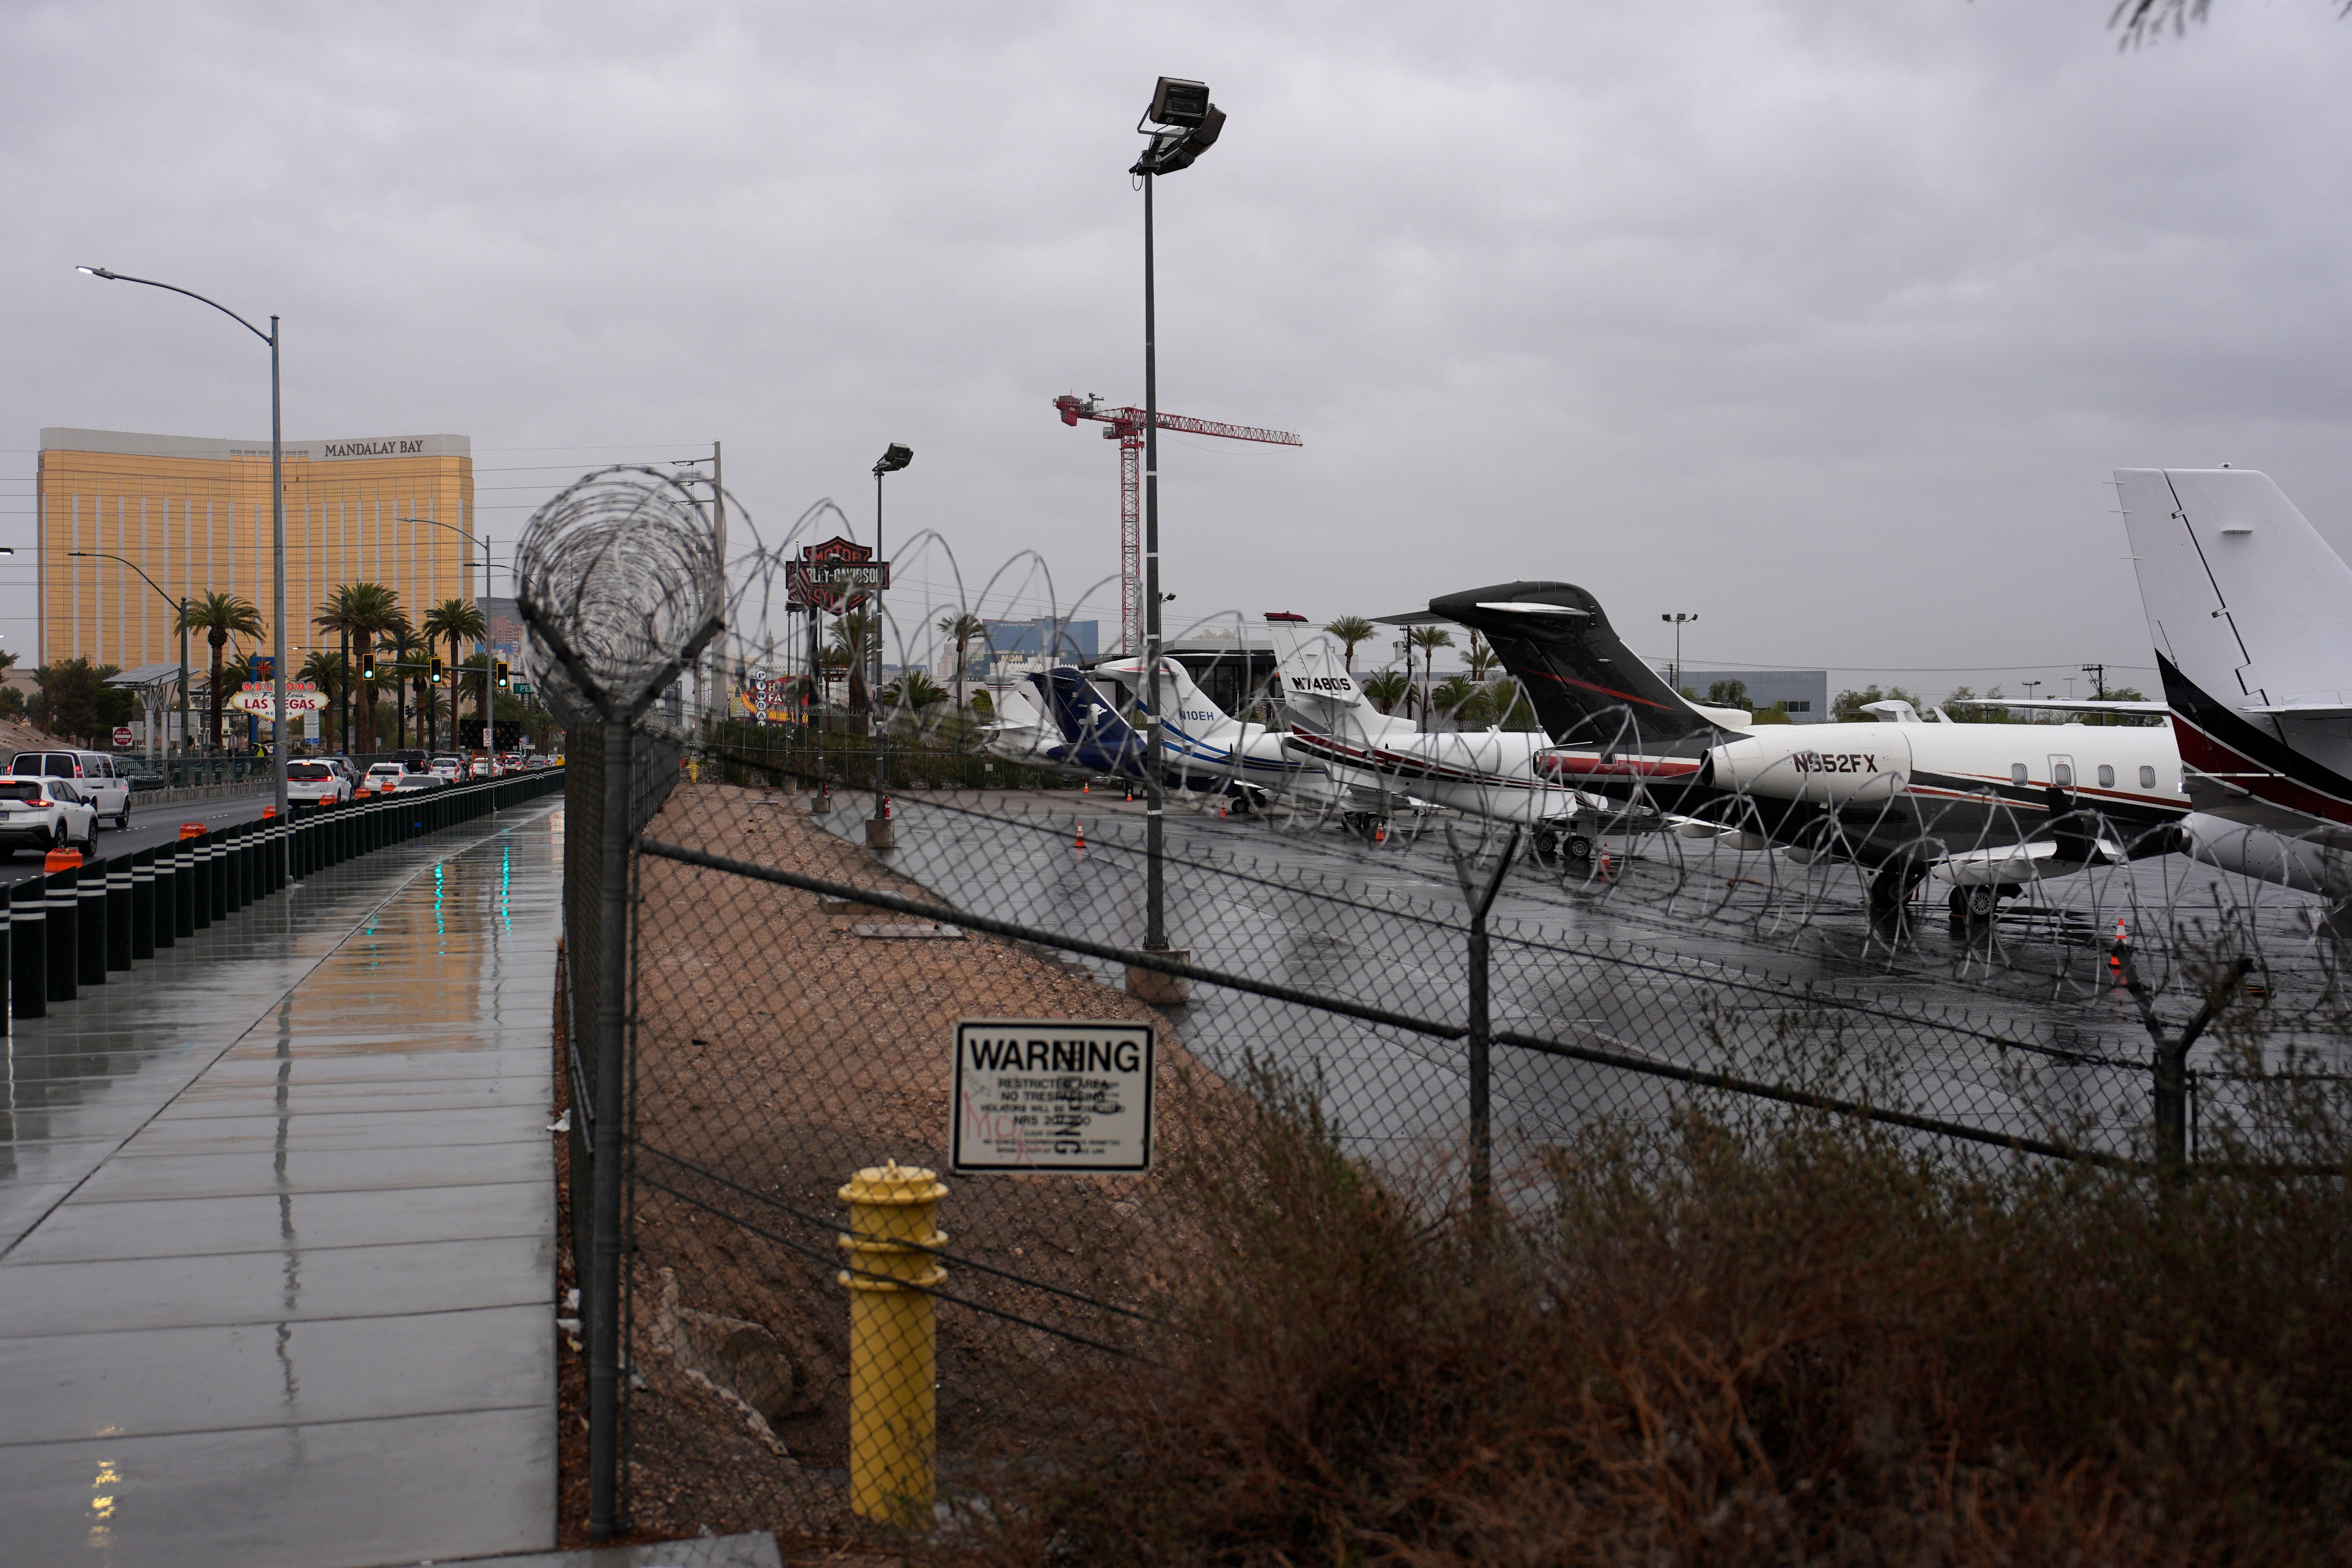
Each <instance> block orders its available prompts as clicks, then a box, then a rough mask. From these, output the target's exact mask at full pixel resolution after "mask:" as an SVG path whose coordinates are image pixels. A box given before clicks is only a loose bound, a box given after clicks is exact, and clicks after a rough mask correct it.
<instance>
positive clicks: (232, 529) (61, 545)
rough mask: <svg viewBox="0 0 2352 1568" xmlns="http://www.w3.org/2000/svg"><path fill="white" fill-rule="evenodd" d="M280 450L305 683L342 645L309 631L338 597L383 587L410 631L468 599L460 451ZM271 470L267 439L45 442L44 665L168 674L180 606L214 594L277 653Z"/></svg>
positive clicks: (400, 442) (382, 443) (407, 439)
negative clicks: (238, 607) (326, 654)
mask: <svg viewBox="0 0 2352 1568" xmlns="http://www.w3.org/2000/svg"><path fill="white" fill-rule="evenodd" d="M283 450H284V454H285V459H286V461H285V479H286V616H287V619H288V621H289V622H290V623H291V624H290V625H289V626H287V628H286V644H287V651H288V655H289V658H291V660H292V661H293V663H294V665H295V667H296V668H300V666H301V661H302V654H303V650H304V649H306V648H313V647H318V648H324V647H333V646H334V644H333V642H332V640H331V639H330V638H328V637H326V636H325V635H324V634H322V633H321V632H320V631H319V630H318V628H317V627H316V626H313V625H312V617H313V616H317V615H318V613H319V606H320V604H321V603H322V602H323V601H324V600H325V599H326V597H327V595H329V594H330V593H331V592H333V591H334V589H335V588H337V587H338V586H340V585H341V584H345V583H354V582H359V581H362V580H369V581H373V582H377V583H382V584H384V585H386V586H387V587H389V588H391V589H392V590H393V591H394V593H396V594H398V595H400V605H401V608H402V609H403V610H404V611H406V612H407V613H408V616H409V618H410V619H411V620H422V619H423V618H424V615H425V610H427V609H429V608H430V607H432V606H433V605H436V604H438V603H440V602H441V601H442V600H443V599H446V598H455V597H459V596H462V595H465V594H466V593H467V592H468V590H467V585H466V582H467V571H466V567H465V561H466V554H467V543H466V537H465V533H464V532H461V531H460V530H464V531H473V530H474V528H475V527H476V523H475V520H474V458H473V443H472V442H471V441H470V440H468V439H467V437H463V436H446V435H425V436H382V437H373V436H372V437H352V438H351V439H348V440H344V439H337V440H324V439H320V440H288V441H286V442H285V443H284V446H283ZM269 471H270V470H269V442H268V439H267V438H266V437H265V438H255V439H247V440H234V441H230V440H215V439H212V438H210V437H197V436H157V435H145V434H140V433H137V432H131V431H123V430H79V429H67V428H55V429H45V430H43V431H42V432H41V450H40V458H39V468H38V474H37V479H36V481H35V497H36V499H35V502H34V505H35V508H36V510H37V512H38V514H39V531H38V538H39V540H40V555H39V563H38V567H37V570H38V573H39V583H40V595H39V612H40V623H39V629H38V633H37V645H38V648H39V655H38V659H37V662H39V663H42V664H52V663H55V662H57V661H58V659H61V658H74V657H77V656H79V657H81V658H88V659H89V660H90V661H91V662H92V663H96V664H111V665H115V666H117V667H119V668H123V669H131V668H137V667H139V666H141V665H146V664H154V663H158V662H162V661H166V660H173V661H175V660H177V659H178V658H179V635H178V634H177V633H176V632H174V631H173V629H172V626H173V619H174V618H175V615H176V610H175V604H176V602H177V601H178V600H179V599H181V598H182V597H188V598H202V597H203V596H204V595H205V594H208V593H223V594H235V595H237V596H238V597H240V598H243V599H246V600H248V601H249V602H251V604H252V605H253V606H254V607H255V608H256V609H257V610H258V611H259V612H260V613H261V618H262V621H263V623H264V626H265V630H264V633H263V636H262V639H261V645H262V646H263V647H268V646H269V642H270V640H271V636H272V633H271V631H270V630H269V629H268V620H269V617H270V616H271V615H272V614H273V613H274V609H275V600H276V587H275V584H274V571H275V565H274V557H275V552H274V550H273V547H272V544H271V539H272V534H273V531H274V524H273V521H272V516H271V513H272V510H273V509H272V505H271V491H270V483H269ZM118 557H119V558H120V559H118ZM134 567H135V568H136V569H137V570H133V568H134ZM142 573H143V574H144V575H143V576H142V575H141V574H142ZM244 640H245V639H242V638H240V639H239V642H240V645H242V643H243V642H244ZM199 646H201V641H200V642H199ZM289 673H290V672H289Z"/></svg>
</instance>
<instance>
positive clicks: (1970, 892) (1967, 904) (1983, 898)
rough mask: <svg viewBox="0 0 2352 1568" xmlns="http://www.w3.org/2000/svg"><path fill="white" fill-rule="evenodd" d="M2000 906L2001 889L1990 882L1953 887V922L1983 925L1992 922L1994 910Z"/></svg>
mask: <svg viewBox="0 0 2352 1568" xmlns="http://www.w3.org/2000/svg"><path fill="white" fill-rule="evenodd" d="M1999 908H2000V889H1997V888H1994V887H1992V886H1991V885H1990V884H1981V885H1979V886H1977V887H1973V888H1954V889H1952V898H1951V910H1952V921H1953V923H1955V924H1958V925H1972V926H1982V925H1990V924H1992V917H1993V911H1994V910H1997V909H1999Z"/></svg>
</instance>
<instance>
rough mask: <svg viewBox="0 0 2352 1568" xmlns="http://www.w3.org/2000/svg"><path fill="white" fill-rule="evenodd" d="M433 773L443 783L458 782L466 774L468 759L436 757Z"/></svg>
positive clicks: (433, 763)
mask: <svg viewBox="0 0 2352 1568" xmlns="http://www.w3.org/2000/svg"><path fill="white" fill-rule="evenodd" d="M432 773H433V776H434V777H435V778H436V779H439V780H440V781H441V782H442V783H443V784H456V783H457V782H458V781H459V780H461V779H463V778H464V777H465V776H466V761H465V759H464V758H463V757H436V758H434V759H433V762H432Z"/></svg>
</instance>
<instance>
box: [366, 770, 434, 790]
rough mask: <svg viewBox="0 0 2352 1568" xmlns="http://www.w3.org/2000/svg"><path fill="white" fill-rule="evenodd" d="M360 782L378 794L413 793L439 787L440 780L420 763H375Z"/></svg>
mask: <svg viewBox="0 0 2352 1568" xmlns="http://www.w3.org/2000/svg"><path fill="white" fill-rule="evenodd" d="M362 782H363V783H364V784H365V785H366V787H367V788H369V789H372V790H373V791H375V792H376V794H378V795H415V794H417V793H418V792H419V791H422V790H428V789H439V788H440V787H441V781H440V780H439V779H437V778H435V777H434V776H433V775H432V774H431V773H427V772H426V771H425V764H424V763H375V764H374V765H373V766H372V767H370V768H369V769H368V771H367V778H366V779H365V780H364V781H362Z"/></svg>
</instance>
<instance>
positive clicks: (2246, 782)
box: [2172, 712, 2352, 823]
mask: <svg viewBox="0 0 2352 1568" xmlns="http://www.w3.org/2000/svg"><path fill="white" fill-rule="evenodd" d="M2172 738H2173V741H2174V742H2175V743H2176V744H2178V745H2179V748H2180V760H2181V761H2182V762H2184V763H2188V764H2189V766H2190V767H2191V768H2194V769H2195V770H2196V771H2197V772H2199V773H2248V774H2252V775H2254V776H2252V777H2249V778H2232V779H2230V780H2229V781H2227V782H2229V783H2231V784H2236V785H2237V786H2238V787H2239V788H2241V789H2242V790H2244V791H2245V792H2246V793H2247V794H2248V795H2252V796H2253V797H2254V798H2255V799H2256V800H2259V801H2262V802H2263V803H2264V804H2265V805H2275V806H2278V807H2280V808H2281V809H2283V810H2286V811H2292V812H2296V813H2299V814H2300V815H2302V816H2312V817H2316V818H2318V819H2319V820H2320V821H2322V822H2336V823H2352V802H2347V801H2344V800H2339V799H2338V798H2336V796H2334V795H2323V794H2322V793H2320V792H2319V791H2318V790H2315V789H2313V788H2312V787H2311V786H2310V785H2308V784H2297V783H2296V782H2295V781H2294V780H2293V779H2291V778H2289V777H2287V776H2286V775H2285V774H2284V773H2278V772H2275V771H2273V769H2270V768H2267V767H2264V766H2263V764H2262V763H2258V762H2256V761H2255V760H2254V759H2253V758H2252V757H2249V756H2247V755H2246V754H2245V753H2244V752H2240V751H2238V750H2236V749H2235V748H2233V747H2231V746H2230V745H2229V744H2228V743H2226V742H2222V741H2220V740H2217V739H2215V738H2214V736H2213V735H2212V734H2211V733H2210V731H2204V730H2200V729H2199V728H2198V727H2197V726H2196V725H2195V724H2193V723H2191V722H2190V721H2188V720H2186V719H2184V718H2182V717H2181V716H2180V715H2179V713H2177V712H2176V713H2174V714H2173V716H2172Z"/></svg>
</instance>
